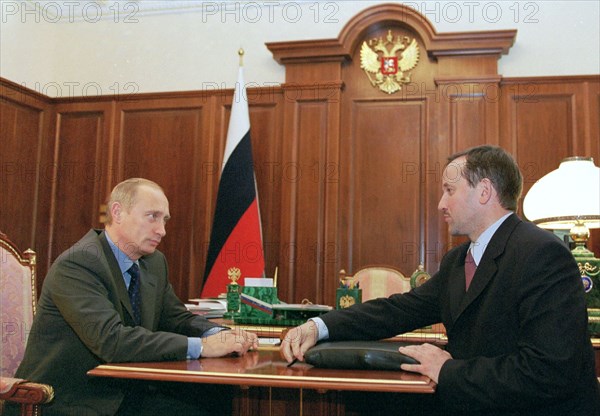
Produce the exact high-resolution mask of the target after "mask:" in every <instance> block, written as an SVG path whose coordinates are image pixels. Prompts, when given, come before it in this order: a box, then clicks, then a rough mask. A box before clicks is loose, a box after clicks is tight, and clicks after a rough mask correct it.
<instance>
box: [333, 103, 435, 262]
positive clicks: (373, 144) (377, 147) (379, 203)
mask: <svg viewBox="0 0 600 416" xmlns="http://www.w3.org/2000/svg"><path fill="white" fill-rule="evenodd" d="M349 120H350V123H349V126H348V127H349V131H348V135H347V136H346V135H343V137H345V140H344V143H343V145H342V152H343V156H342V158H341V160H342V163H344V164H347V165H348V166H347V168H345V169H343V172H344V176H343V177H342V183H343V185H342V187H343V188H344V189H347V190H348V191H347V192H343V193H342V194H341V195H340V199H341V206H343V207H345V210H344V213H342V218H343V220H342V221H343V225H342V226H341V227H340V228H341V232H342V234H346V237H345V238H344V237H342V244H344V246H345V247H346V250H344V252H346V253H347V258H346V256H344V259H343V262H342V267H343V268H345V269H346V270H357V269H358V268H360V267H363V266H366V265H370V264H387V265H391V266H394V267H396V268H398V269H400V270H411V269H414V268H416V264H418V262H419V252H420V245H421V235H420V231H421V229H420V224H421V211H422V210H421V205H422V200H421V197H420V195H422V192H421V191H422V190H421V186H422V184H423V181H422V179H423V178H422V177H421V174H422V172H423V171H422V169H421V165H422V163H423V160H422V155H421V144H422V143H423V142H424V141H425V139H426V135H425V125H426V111H425V103H424V101H401V100H393V99H386V100H381V101H375V100H369V101H356V102H354V103H353V109H352V113H351V115H350V118H349ZM346 184H348V185H347V186H346Z"/></svg>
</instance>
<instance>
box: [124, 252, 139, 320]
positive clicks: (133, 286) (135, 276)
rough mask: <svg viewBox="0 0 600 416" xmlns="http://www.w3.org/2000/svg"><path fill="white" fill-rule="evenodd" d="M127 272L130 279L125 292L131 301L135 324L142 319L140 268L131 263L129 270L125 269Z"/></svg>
mask: <svg viewBox="0 0 600 416" xmlns="http://www.w3.org/2000/svg"><path fill="white" fill-rule="evenodd" d="M127 273H129V275H130V276H131V281H130V282H129V289H128V290H127V292H128V293H129V301H130V302H131V307H132V308H133V320H134V321H135V324H136V325H139V324H140V322H141V321H142V312H141V307H142V305H141V296H140V269H139V267H138V265H137V264H135V263H133V265H132V266H131V267H130V268H129V270H127Z"/></svg>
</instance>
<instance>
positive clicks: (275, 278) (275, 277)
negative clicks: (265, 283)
mask: <svg viewBox="0 0 600 416" xmlns="http://www.w3.org/2000/svg"><path fill="white" fill-rule="evenodd" d="M273 287H277V266H275V275H274V276H273Z"/></svg>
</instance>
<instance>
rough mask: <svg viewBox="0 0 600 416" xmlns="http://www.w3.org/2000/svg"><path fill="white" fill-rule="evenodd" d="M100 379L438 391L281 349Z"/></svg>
mask: <svg viewBox="0 0 600 416" xmlns="http://www.w3.org/2000/svg"><path fill="white" fill-rule="evenodd" d="M88 375H90V376H95V377H112V378H127V379H138V380H155V381H156V380H159V381H179V382H191V383H207V384H232V385H240V386H264V387H265V386H266V387H280V388H296V389H297V388H307V389H317V390H361V391H379V392H397V393H433V392H435V386H436V385H435V383H434V382H433V381H431V380H430V379H429V378H428V377H425V376H422V375H419V374H413V373H408V372H404V371H370V370H330V369H323V368H315V367H312V366H311V365H309V364H306V363H300V362H298V363H296V364H294V365H293V366H292V367H288V366H287V363H286V362H285V361H284V360H283V359H282V358H281V357H280V356H279V351H276V350H273V349H261V350H259V351H252V352H249V353H247V354H246V355H244V356H243V357H222V358H203V359H200V360H189V361H164V362H155V363H119V364H104V365H100V366H98V367H96V368H94V369H93V370H90V371H89V372H88Z"/></svg>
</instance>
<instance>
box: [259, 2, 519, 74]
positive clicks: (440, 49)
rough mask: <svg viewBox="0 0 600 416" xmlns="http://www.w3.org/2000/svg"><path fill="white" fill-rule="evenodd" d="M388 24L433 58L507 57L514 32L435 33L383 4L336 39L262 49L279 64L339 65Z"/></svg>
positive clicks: (421, 20)
mask: <svg viewBox="0 0 600 416" xmlns="http://www.w3.org/2000/svg"><path fill="white" fill-rule="evenodd" d="M390 25H398V26H405V27H408V28H410V29H412V30H414V31H415V32H416V33H417V34H418V35H419V36H420V37H421V39H422V40H423V43H424V45H425V49H426V50H427V53H428V54H429V55H430V56H432V57H435V58H437V57H439V56H468V55H498V56H499V55H503V54H507V53H508V50H509V49H510V47H511V46H512V45H513V44H514V42H515V38H516V35H517V31H516V30H495V31H476V32H457V33H437V32H436V30H435V28H434V27H433V25H432V24H431V22H430V21H429V20H428V19H427V18H426V17H425V16H423V15H422V14H420V13H418V12H417V11H415V10H414V9H412V8H410V7H408V6H405V5H402V4H383V5H378V6H374V7H371V8H368V9H366V10H364V11H363V12H361V13H359V14H357V15H356V16H354V18H352V19H351V20H350V21H349V22H348V23H347V24H346V26H344V28H343V29H342V31H341V32H340V35H339V37H338V38H337V39H322V40H302V41H291V42H270V43H267V44H266V46H267V48H268V49H269V50H270V51H271V52H272V53H273V57H274V58H275V60H276V61H277V62H279V63H280V64H289V63H305V62H331V61H339V62H343V61H345V60H349V59H350V57H351V55H352V52H353V51H354V49H355V48H356V47H357V45H358V43H359V42H360V41H361V40H362V38H363V37H364V36H365V34H366V33H367V32H368V31H370V30H375V29H377V28H381V27H385V26H390Z"/></svg>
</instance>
